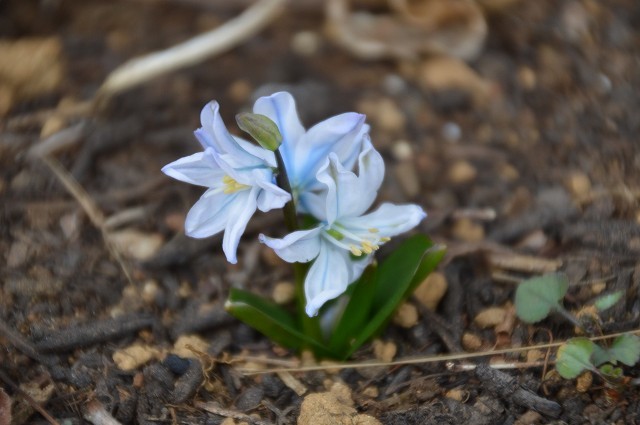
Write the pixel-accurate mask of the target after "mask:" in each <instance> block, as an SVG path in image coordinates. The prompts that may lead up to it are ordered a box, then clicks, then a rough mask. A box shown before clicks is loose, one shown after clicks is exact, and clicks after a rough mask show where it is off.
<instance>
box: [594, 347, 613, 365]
mask: <svg viewBox="0 0 640 425" xmlns="http://www.w3.org/2000/svg"><path fill="white" fill-rule="evenodd" d="M610 361H611V354H610V353H609V350H607V349H606V348H602V347H601V346H599V345H597V344H594V345H593V353H591V363H592V364H593V365H594V366H600V365H601V364H602V363H607V362H610Z"/></svg>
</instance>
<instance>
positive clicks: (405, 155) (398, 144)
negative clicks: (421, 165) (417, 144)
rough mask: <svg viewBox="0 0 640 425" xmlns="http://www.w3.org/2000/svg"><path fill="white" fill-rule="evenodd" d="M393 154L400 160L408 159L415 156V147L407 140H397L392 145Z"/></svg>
mask: <svg viewBox="0 0 640 425" xmlns="http://www.w3.org/2000/svg"><path fill="white" fill-rule="evenodd" d="M391 154H392V155H393V158H394V159H396V160H398V161H407V160H409V159H412V158H413V155H414V153H413V147H412V146H411V143H409V142H408V141H406V140H397V141H395V142H394V143H393V146H391Z"/></svg>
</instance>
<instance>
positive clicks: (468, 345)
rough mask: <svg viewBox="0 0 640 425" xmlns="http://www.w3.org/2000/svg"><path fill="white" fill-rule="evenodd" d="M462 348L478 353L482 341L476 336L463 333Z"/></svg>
mask: <svg viewBox="0 0 640 425" xmlns="http://www.w3.org/2000/svg"><path fill="white" fill-rule="evenodd" d="M462 348H464V350H465V351H478V350H480V349H481V348H482V339H480V337H479V336H478V335H476V334H473V333H471V332H465V333H464V334H463V335H462Z"/></svg>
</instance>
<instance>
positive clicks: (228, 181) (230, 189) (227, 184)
mask: <svg viewBox="0 0 640 425" xmlns="http://www.w3.org/2000/svg"><path fill="white" fill-rule="evenodd" d="M222 183H223V184H224V187H223V189H222V191H223V192H224V193H225V194H227V195H228V194H230V193H235V192H238V191H239V190H244V189H247V188H249V187H250V186H248V185H246V184H242V183H238V182H237V181H236V180H235V179H234V178H233V177H231V176H229V175H227V174H225V175H224V176H223V177H222Z"/></svg>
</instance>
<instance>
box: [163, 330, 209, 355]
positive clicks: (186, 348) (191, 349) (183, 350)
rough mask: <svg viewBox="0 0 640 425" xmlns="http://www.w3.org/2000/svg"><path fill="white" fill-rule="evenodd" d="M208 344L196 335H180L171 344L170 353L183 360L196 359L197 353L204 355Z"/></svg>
mask: <svg viewBox="0 0 640 425" xmlns="http://www.w3.org/2000/svg"><path fill="white" fill-rule="evenodd" d="M208 350H209V343H208V342H207V341H205V340H204V339H202V338H200V337H199V336H196V335H182V336H180V337H179V338H178V340H177V341H176V342H175V343H174V344H173V349H172V350H171V352H172V353H173V354H176V355H178V356H180V357H184V358H189V359H191V358H198V354H197V353H206V352H207V351H208Z"/></svg>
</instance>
